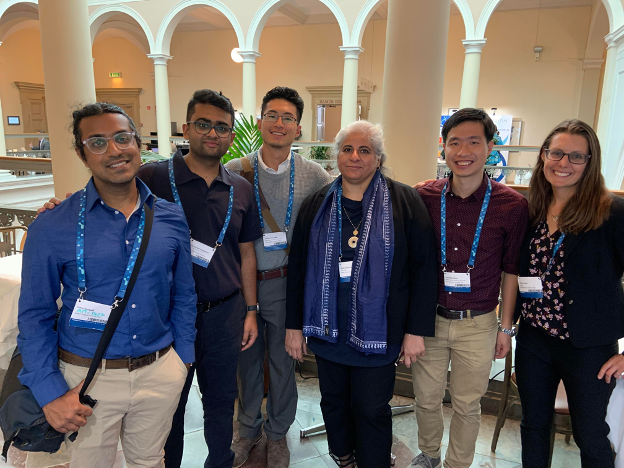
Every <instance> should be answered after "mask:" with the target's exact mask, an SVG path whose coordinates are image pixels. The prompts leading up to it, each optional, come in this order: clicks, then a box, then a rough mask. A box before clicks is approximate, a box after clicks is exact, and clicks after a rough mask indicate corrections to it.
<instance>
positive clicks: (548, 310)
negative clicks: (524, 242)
mask: <svg viewBox="0 0 624 468" xmlns="http://www.w3.org/2000/svg"><path fill="white" fill-rule="evenodd" d="M560 236H561V232H559V231H556V232H555V233H553V234H552V236H551V235H550V233H549V232H548V224H547V223H546V222H545V221H544V222H542V223H540V224H538V225H537V228H536V229H535V234H534V235H533V239H531V244H530V245H529V253H530V254H531V260H530V266H529V274H530V275H531V276H540V277H541V276H543V275H544V272H545V271H546V268H548V264H549V262H550V258H551V257H552V251H553V249H554V248H555V244H556V243H557V240H558V239H559V237H560ZM564 247H565V240H564V241H563V242H562V244H561V247H559V250H558V251H557V256H556V258H555V261H554V263H553V265H552V267H551V268H550V271H548V273H547V274H546V276H545V277H544V278H542V284H543V286H544V288H543V293H544V297H541V298H535V299H531V298H525V299H524V302H523V303H522V316H523V318H524V320H525V321H526V322H528V323H530V324H531V325H533V326H534V327H536V328H538V329H540V330H543V331H544V332H546V333H548V334H549V335H550V336H553V337H557V338H560V339H562V340H565V339H568V338H570V334H569V331H568V324H567V322H566V319H565V307H564V300H563V297H564V296H565V291H563V289H562V286H563V284H564V279H563V249H564Z"/></svg>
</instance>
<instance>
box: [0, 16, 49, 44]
mask: <svg viewBox="0 0 624 468" xmlns="http://www.w3.org/2000/svg"><path fill="white" fill-rule="evenodd" d="M5 26H6V27H5ZM5 26H3V27H2V28H0V42H3V41H5V40H6V39H7V38H8V37H9V36H11V35H12V34H15V33H16V32H18V31H21V30H23V29H35V30H37V31H38V30H39V19H36V20H31V19H26V20H23V21H18V22H11V23H8V24H6V25H5Z"/></svg>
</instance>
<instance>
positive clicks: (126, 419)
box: [59, 348, 187, 468]
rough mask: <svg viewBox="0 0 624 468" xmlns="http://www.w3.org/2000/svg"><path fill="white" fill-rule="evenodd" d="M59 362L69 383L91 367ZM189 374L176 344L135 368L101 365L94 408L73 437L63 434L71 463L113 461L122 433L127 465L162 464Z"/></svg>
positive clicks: (103, 467) (105, 466) (96, 466)
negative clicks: (106, 367) (74, 437)
mask: <svg viewBox="0 0 624 468" xmlns="http://www.w3.org/2000/svg"><path fill="white" fill-rule="evenodd" d="M59 368H60V370H61V372H62V373H63V376H64V377H65V380H66V381H67V383H68V385H69V386H70V388H74V387H75V386H76V385H78V384H79V383H80V382H81V381H82V380H83V379H84V378H85V377H86V376H87V371H88V369H87V368H86V367H78V366H74V365H72V364H67V363H66V362H63V361H59ZM186 374H187V370H186V366H185V365H184V364H183V363H182V360H181V359H180V357H179V356H178V354H177V353H176V352H175V350H173V348H172V349H171V350H169V352H168V353H167V354H165V355H164V356H162V357H161V358H159V359H158V360H157V361H156V362H154V363H153V364H150V365H149V366H145V367H142V368H140V369H137V370H134V371H132V372H128V370H127V369H104V370H103V371H101V370H98V372H97V373H96V374H95V377H94V378H93V383H92V384H91V385H90V387H89V391H88V394H89V395H90V396H91V397H93V398H95V399H96V400H97V405H95V408H94V410H93V414H92V415H91V416H89V418H87V425H86V426H84V427H82V428H80V431H79V432H78V437H77V438H76V440H75V441H74V442H70V441H69V440H68V439H67V438H66V439H65V443H66V445H67V448H68V451H69V453H70V454H71V468H110V467H112V466H113V465H114V463H115V456H116V455H117V443H118V441H119V438H120V437H121V445H122V447H123V453H124V456H125V458H126V465H127V466H128V467H132V468H134V467H158V466H164V461H163V454H164V451H163V447H164V446H165V441H166V440H167V436H168V435H169V431H170V430H171V420H172V418H173V413H174V412H175V410H176V408H177V407H178V401H179V400H180V393H181V392H182V387H183V386H184V381H185V380H186ZM68 435H69V434H68Z"/></svg>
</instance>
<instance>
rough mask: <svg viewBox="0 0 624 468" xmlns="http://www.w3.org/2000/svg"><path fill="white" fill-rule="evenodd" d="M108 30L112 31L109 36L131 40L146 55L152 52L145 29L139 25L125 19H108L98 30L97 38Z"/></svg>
mask: <svg viewBox="0 0 624 468" xmlns="http://www.w3.org/2000/svg"><path fill="white" fill-rule="evenodd" d="M113 30H114V32H112V31H113ZM106 31H110V32H111V33H112V34H110V36H109V37H122V38H124V39H126V40H128V41H130V42H131V43H132V44H134V45H135V46H136V48H137V49H139V50H140V51H141V52H143V53H144V54H145V55H148V54H149V53H150V46H149V44H148V42H147V39H146V37H145V35H144V34H143V30H142V29H141V28H140V27H139V26H137V25H135V24H132V23H127V22H125V21H107V22H106V24H105V25H104V27H102V28H100V30H99V31H98V35H97V37H96V39H97V38H99V37H101V35H102V34H103V33H105V32H106Z"/></svg>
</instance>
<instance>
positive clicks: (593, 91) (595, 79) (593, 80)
mask: <svg viewBox="0 0 624 468" xmlns="http://www.w3.org/2000/svg"><path fill="white" fill-rule="evenodd" d="M603 63H604V59H601V58H594V59H583V87H582V88H581V102H580V104H579V116H578V118H579V119H580V120H582V121H583V122H586V123H587V124H589V125H591V126H592V127H594V123H595V120H596V107H597V106H596V104H597V100H598V90H599V87H600V70H601V68H602V64H603Z"/></svg>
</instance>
